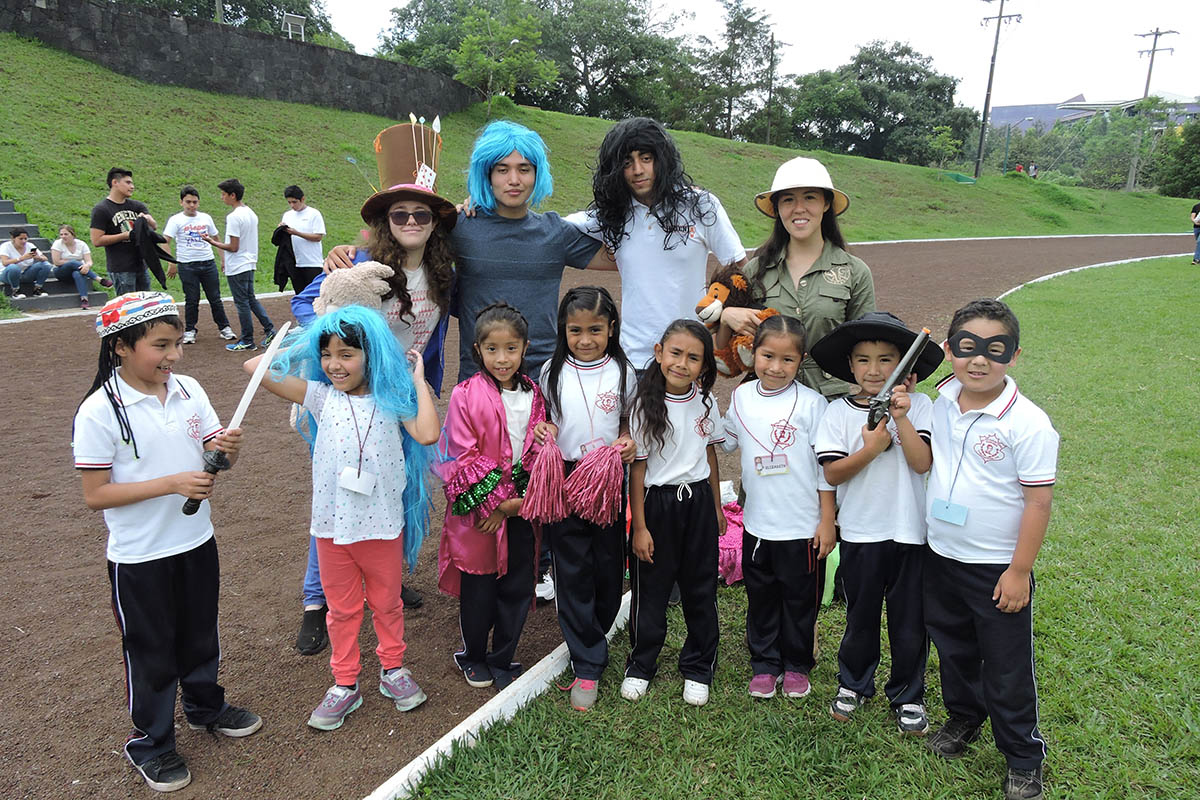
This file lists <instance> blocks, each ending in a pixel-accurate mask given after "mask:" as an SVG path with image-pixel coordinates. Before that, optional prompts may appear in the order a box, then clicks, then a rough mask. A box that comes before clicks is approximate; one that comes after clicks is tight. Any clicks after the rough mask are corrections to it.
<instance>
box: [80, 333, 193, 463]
mask: <svg viewBox="0 0 1200 800" xmlns="http://www.w3.org/2000/svg"><path fill="white" fill-rule="evenodd" d="M155 325H170V326H171V327H172V328H174V329H175V330H177V331H179V332H180V333H183V323H182V322H181V321H180V319H179V317H178V316H176V315H174V314H166V315H163V316H161V317H154V318H153V319H149V320H146V321H145V322H139V323H138V324H137V325H130V326H129V327H128V328H122V329H121V330H119V331H116V332H115V333H110V334H109V335H108V336H105V337H104V338H103V339H101V340H100V358H99V361H98V363H97V364H96V377H95V378H93V379H92V385H91V388H89V389H88V390H87V394H85V395H84V396H83V400H80V401H79V405H78V406H75V412H76V413H79V408H80V406H82V405H83V403H84V400H87V399H88V398H89V397H91V396H92V393H93V392H95V391H96V390H97V389H101V388H102V389H104V396H105V397H107V398H108V404H109V405H110V406H112V410H113V413H114V414H115V415H116V417H117V431H118V432H119V433H120V435H121V441H122V442H124V443H125V444H131V445H133V457H134V458H138V457H139V456H138V449H137V440H136V439H135V438H134V436H133V428H132V427H131V426H130V424H129V414H128V412H126V411H125V406H124V404H122V403H121V401H120V394H119V393H120V389H119V388H118V387H117V385H116V382H115V381H113V380H112V378H113V377H114V376H115V375H116V374H117V367H119V366H121V357H120V356H119V355H117V342H123V343H124V344H125V346H126V347H128V348H129V349H130V350H132V349H133V347H134V345H136V344H137V342H138V340H139V339H142V338H144V337H145V336H146V335H147V334H148V333H150V329H151V328H153V327H154V326H155ZM74 437H75V426H74V424H72V425H71V438H74Z"/></svg>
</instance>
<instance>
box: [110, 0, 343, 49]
mask: <svg viewBox="0 0 1200 800" xmlns="http://www.w3.org/2000/svg"><path fill="white" fill-rule="evenodd" d="M122 4H124V5H135V6H144V7H147V8H157V9H159V10H161V11H169V12H171V13H173V14H181V15H184V16H189V17H200V18H201V19H212V18H213V12H214V10H215V7H216V6H215V3H214V2H213V0H123V2H122ZM221 6H222V12H223V13H222V18H221V19H220V20H218V22H223V23H225V24H226V25H234V26H236V27H239V28H246V29H248V30H252V31H259V32H261V33H269V34H273V35H275V36H282V35H283V15H284V13H285V12H286V13H288V14H299V15H300V16H302V17H305V20H306V21H305V24H304V33H305V36H306V38H308V39H310V40H312V39H315V38H316V35H317V34H320V35H322V36H325V37H330V38H328V39H327V40H326V41H323V42H321V43H322V44H328V43H331V42H337V41H338V40H340V41H341V43H343V45H344V47H349V42H347V41H346V40H345V39H343V38H342V37H341V36H338V35H337V34H336V33H334V30H333V24H332V23H331V22H330V21H329V14H328V13H327V12H326V11H325V3H324V2H323V1H322V0H222V2H221ZM333 37H336V38H333ZM330 46H337V45H334V44H330ZM344 47H342V48H339V49H344Z"/></svg>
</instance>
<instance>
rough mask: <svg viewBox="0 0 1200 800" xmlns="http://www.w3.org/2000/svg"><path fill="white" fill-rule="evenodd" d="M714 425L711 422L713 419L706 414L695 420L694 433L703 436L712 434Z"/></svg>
mask: <svg viewBox="0 0 1200 800" xmlns="http://www.w3.org/2000/svg"><path fill="white" fill-rule="evenodd" d="M715 427H716V426H715V425H714V424H713V421H712V420H711V419H709V418H708V415H705V416H703V417H701V418H700V419H698V420H696V433H697V434H698V435H700V436H703V437H705V438H707V437H709V436H712V432H713V429H714V428H715Z"/></svg>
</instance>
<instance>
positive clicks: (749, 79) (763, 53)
mask: <svg viewBox="0 0 1200 800" xmlns="http://www.w3.org/2000/svg"><path fill="white" fill-rule="evenodd" d="M721 5H722V6H724V7H725V30H724V32H723V36H722V38H721V42H720V44H719V45H718V44H715V43H713V42H712V41H711V40H709V39H707V38H705V37H702V38H701V45H702V48H703V52H704V55H705V56H706V57H707V61H708V69H707V70H706V71H707V73H708V75H709V76H710V78H711V82H712V88H711V89H710V92H709V94H710V95H711V96H712V97H713V98H714V99H717V100H719V101H720V105H721V109H722V117H723V123H722V124H721V125H720V127H719V128H718V130H719V131H720V134H721V135H722V136H724V137H725V138H727V139H732V138H733V136H734V130H735V126H734V119H735V116H736V117H737V119H738V121H739V122H740V121H741V120H743V119H746V118H748V117H750V116H752V115H753V114H754V112H755V111H756V110H757V109H758V108H759V107H760V106H761V105H762V99H761V98H762V93H763V92H764V91H765V90H766V87H767V78H768V76H769V74H770V70H771V66H772V64H774V63H777V62H776V50H777V49H778V48H779V47H781V46H782V45H776V50H773V49H772V47H771V43H772V37H771V25H770V23H769V21H768V18H767V15H766V14H765V13H764V12H762V11H759V10H758V9H756V8H753V7H751V6H747V5H746V0H721Z"/></svg>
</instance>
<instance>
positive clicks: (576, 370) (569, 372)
mask: <svg viewBox="0 0 1200 800" xmlns="http://www.w3.org/2000/svg"><path fill="white" fill-rule="evenodd" d="M549 374H550V362H549V361H547V362H546V363H545V364H543V365H542V377H541V381H540V385H541V387H542V394H547V393H548V392H549V386H548V378H549ZM635 394H637V376H636V375H634V373H633V370H632V369H627V370H626V371H625V403H624V405H625V409H626V412H628V410H629V407H630V405H631V404H632V403H633V397H634V395H635ZM558 396H559V402H558V409H557V413H556V414H555V415H554V418H553V419H551V420H550V421H551V422H553V423H554V424H555V425H557V426H558V447H559V449H560V450H562V454H563V458H565V459H566V460H567V461H578V460H579V459H581V458H583V456H584V453H583V450H582V449H581V448H582V447H583V446H584V445H585V444H587V443H588V442H591V441H592V440H594V439H601V440H602V441H603V442H604V444H612V443H613V442H614V441H616V439H617V437H618V436H620V435H621V405H622V403H621V368H620V367H619V366H617V362H615V361H613V360H612V358H610V357H609V356H605V357H604V358H602V359H600V360H599V361H577V360H575V357H574V356H572V355H569V354H568V355H567V358H566V360H565V361H563V365H562V371H560V372H559V374H558Z"/></svg>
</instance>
